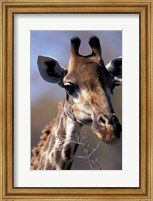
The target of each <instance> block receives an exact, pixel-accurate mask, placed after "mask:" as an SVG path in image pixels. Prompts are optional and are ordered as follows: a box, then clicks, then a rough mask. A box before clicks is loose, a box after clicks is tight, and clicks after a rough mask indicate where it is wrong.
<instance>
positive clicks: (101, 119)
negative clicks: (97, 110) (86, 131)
mask: <svg viewBox="0 0 153 201" xmlns="http://www.w3.org/2000/svg"><path fill="white" fill-rule="evenodd" d="M107 122H108V120H107V118H106V117H104V116H103V115H101V114H100V115H99V116H98V118H97V123H98V124H100V125H105V124H106V123H107Z"/></svg>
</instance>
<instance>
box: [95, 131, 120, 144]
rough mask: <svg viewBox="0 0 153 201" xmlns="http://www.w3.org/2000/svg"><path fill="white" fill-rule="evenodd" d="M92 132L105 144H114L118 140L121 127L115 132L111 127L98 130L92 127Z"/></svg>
mask: <svg viewBox="0 0 153 201" xmlns="http://www.w3.org/2000/svg"><path fill="white" fill-rule="evenodd" d="M92 131H93V133H94V134H95V135H96V136H97V137H98V138H99V139H100V140H101V141H102V142H104V143H106V144H115V143H117V142H118V141H119V139H120V135H121V129H120V130H118V132H117V133H116V132H115V131H114V130H113V129H109V130H108V129H106V130H105V129H103V130H99V129H96V128H93V127H92Z"/></svg>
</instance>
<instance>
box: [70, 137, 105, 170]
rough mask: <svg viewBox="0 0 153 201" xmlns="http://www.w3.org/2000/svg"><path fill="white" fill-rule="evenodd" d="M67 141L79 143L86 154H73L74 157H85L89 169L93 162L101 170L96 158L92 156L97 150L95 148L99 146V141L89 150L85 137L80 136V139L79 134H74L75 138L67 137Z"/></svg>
mask: <svg viewBox="0 0 153 201" xmlns="http://www.w3.org/2000/svg"><path fill="white" fill-rule="evenodd" d="M67 141H68V142H70V143H75V144H79V145H81V146H82V147H83V150H84V152H85V154H86V156H75V157H76V158H80V159H87V160H88V162H89V165H90V169H91V170H93V169H94V167H93V166H94V164H95V165H96V166H97V167H98V168H99V169H100V170H102V168H101V167H100V165H99V164H98V162H97V159H95V158H94V156H93V154H94V153H95V152H96V151H97V149H98V148H99V146H100V144H101V142H100V143H98V144H97V146H96V147H95V148H92V151H91V152H90V150H89V148H90V144H89V143H88V141H87V138H86V137H85V136H82V139H81V137H80V135H79V134H77V135H76V140H71V139H67Z"/></svg>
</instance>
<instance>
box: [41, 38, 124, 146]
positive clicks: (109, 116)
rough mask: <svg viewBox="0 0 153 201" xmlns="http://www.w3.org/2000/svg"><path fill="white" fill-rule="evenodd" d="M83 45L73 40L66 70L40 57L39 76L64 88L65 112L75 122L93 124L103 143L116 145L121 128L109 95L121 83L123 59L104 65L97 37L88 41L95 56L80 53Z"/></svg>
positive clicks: (46, 58)
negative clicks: (80, 47)
mask: <svg viewBox="0 0 153 201" xmlns="http://www.w3.org/2000/svg"><path fill="white" fill-rule="evenodd" d="M80 43H81V41H80V39H79V38H77V37H76V38H73V39H72V40H71V56H70V60H69V63H68V65H67V66H66V67H65V68H62V67H61V66H60V65H59V63H58V62H57V61H56V60H55V59H53V58H50V57H45V56H39V57H38V68H39V71H40V74H41V76H42V77H43V78H44V79H45V80H46V81H48V82H51V83H58V84H59V85H60V86H61V87H63V88H65V90H66V100H65V107H64V110H65V113H66V114H67V115H68V116H69V117H70V118H71V119H72V120H74V121H77V122H79V123H80V124H83V125H84V124H85V125H87V124H90V125H91V128H92V131H93V133H95V134H96V135H97V136H98V138H100V139H101V140H102V141H103V142H106V143H114V142H116V141H117V140H118V139H119V137H120V134H121V125H120V123H119V121H118V118H117V116H116V114H115V112H114V109H113V107H112V103H111V99H110V94H111V93H112V92H113V89H114V88H115V87H116V86H118V85H120V84H121V76H122V58H117V59H114V60H113V61H111V62H110V63H109V64H108V65H107V66H105V65H104V61H103V58H102V55H101V46H100V42H99V39H98V38H97V37H92V38H90V40H89V45H90V47H91V49H92V53H91V54H90V55H88V56H82V55H80V54H79V46H80Z"/></svg>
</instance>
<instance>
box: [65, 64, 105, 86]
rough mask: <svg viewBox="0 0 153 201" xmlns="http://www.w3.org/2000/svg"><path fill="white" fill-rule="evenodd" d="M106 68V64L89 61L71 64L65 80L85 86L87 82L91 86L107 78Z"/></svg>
mask: <svg viewBox="0 0 153 201" xmlns="http://www.w3.org/2000/svg"><path fill="white" fill-rule="evenodd" d="M104 68H105V67H104V66H102V65H100V64H98V63H95V62H88V63H84V64H82V65H79V64H75V66H70V68H69V69H68V73H67V75H66V76H65V78H64V81H65V82H66V81H70V82H71V81H72V82H73V83H76V84H80V85H81V84H82V85H83V86H84V87H85V86H86V84H88V85H89V86H91V87H92V86H94V85H99V84H100V81H99V80H101V81H102V80H103V79H107V73H106V69H104Z"/></svg>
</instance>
